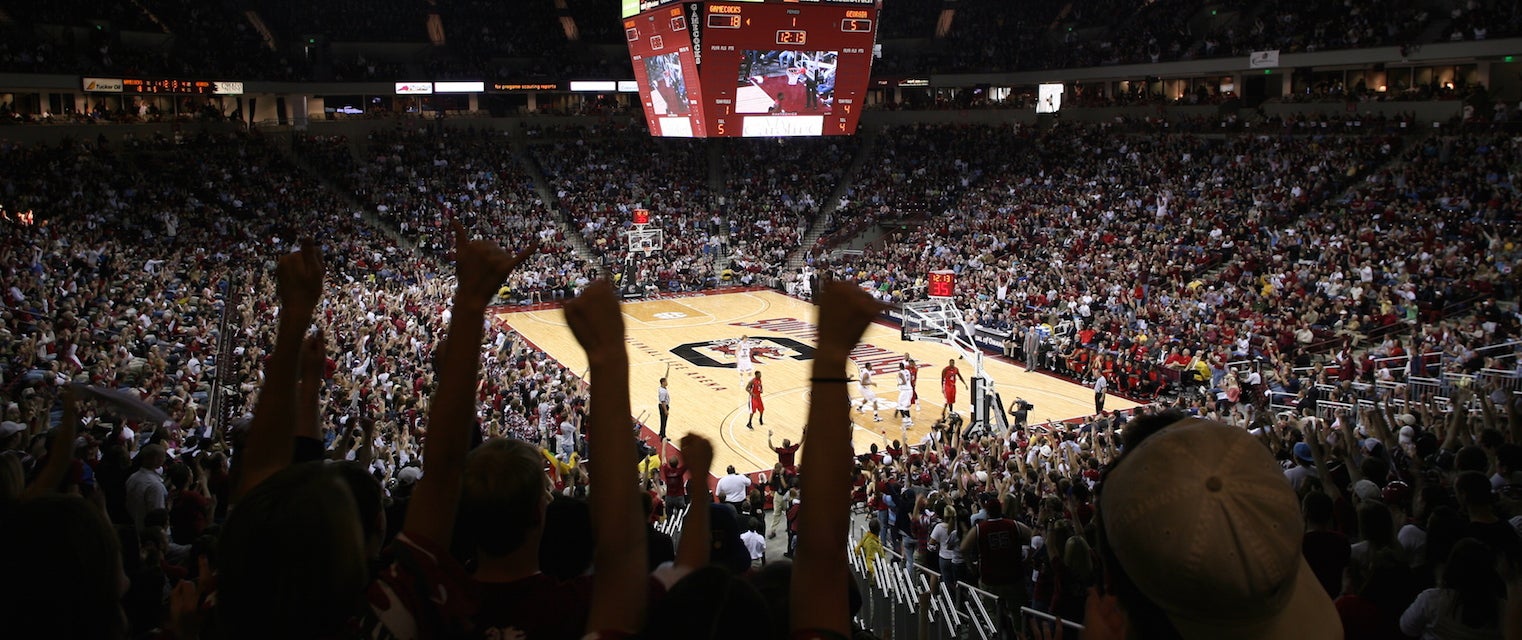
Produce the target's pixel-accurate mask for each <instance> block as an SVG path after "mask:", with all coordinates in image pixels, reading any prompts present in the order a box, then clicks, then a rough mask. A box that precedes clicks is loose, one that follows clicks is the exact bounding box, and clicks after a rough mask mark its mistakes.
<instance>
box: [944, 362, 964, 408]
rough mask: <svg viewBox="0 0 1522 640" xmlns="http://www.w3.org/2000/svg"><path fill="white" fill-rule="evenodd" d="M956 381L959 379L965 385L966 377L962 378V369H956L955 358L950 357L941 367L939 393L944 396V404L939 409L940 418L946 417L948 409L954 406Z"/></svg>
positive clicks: (955, 402) (955, 401)
mask: <svg viewBox="0 0 1522 640" xmlns="http://www.w3.org/2000/svg"><path fill="white" fill-rule="evenodd" d="M957 381H961V382H962V386H967V379H966V378H963V377H962V371H961V370H960V369H957V360H956V358H952V359H951V360H950V361H949V362H947V363H946V368H945V369H941V395H943V396H946V406H945V407H943V408H942V409H941V417H942V418H944V417H946V413H947V412H948V411H951V410H952V409H955V408H956V404H957Z"/></svg>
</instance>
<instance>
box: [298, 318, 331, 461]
mask: <svg viewBox="0 0 1522 640" xmlns="http://www.w3.org/2000/svg"><path fill="white" fill-rule="evenodd" d="M326 347H327V341H326V340H324V339H323V335H322V331H320V330H319V331H317V332H315V333H313V334H312V335H310V336H307V338H306V340H305V341H303V342H302V343H301V358H300V360H301V383H300V385H299V387H298V389H299V391H298V393H297V400H296V436H297V437H301V438H311V439H313V440H316V441H318V442H321V441H322V403H321V398H322V377H323V373H324V372H325V369H326V367H327V364H328V361H327V354H326Z"/></svg>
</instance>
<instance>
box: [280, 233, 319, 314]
mask: <svg viewBox="0 0 1522 640" xmlns="http://www.w3.org/2000/svg"><path fill="white" fill-rule="evenodd" d="M325 271H326V267H325V266H324V265H323V262H322V249H319V248H318V247H317V243H316V242H313V241H312V240H310V239H308V240H303V241H302V243H301V250H300V251H297V252H295V253H288V254H285V255H283V256H280V262H279V263H278V264H277V265H276V266H275V282H276V290H277V291H278V292H279V293H280V304H281V306H282V307H283V308H284V309H285V310H287V311H294V312H297V313H303V314H310V313H311V312H312V310H313V309H316V308H317V303H318V301H320V300H321V299H322V277H323V273H324V272H325Z"/></svg>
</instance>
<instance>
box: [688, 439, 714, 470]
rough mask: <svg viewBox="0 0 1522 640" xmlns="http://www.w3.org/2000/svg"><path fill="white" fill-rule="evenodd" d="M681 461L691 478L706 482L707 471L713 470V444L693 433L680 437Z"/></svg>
mask: <svg viewBox="0 0 1522 640" xmlns="http://www.w3.org/2000/svg"><path fill="white" fill-rule="evenodd" d="M682 459H683V460H685V461H686V462H687V469H688V470H689V471H690V472H691V473H692V477H694V478H701V479H702V480H703V481H704V482H707V481H708V480H707V478H708V470H709V469H711V468H713V443H710V442H709V441H708V438H704V437H703V436H700V435H697V434H695V433H689V434H687V435H685V436H682Z"/></svg>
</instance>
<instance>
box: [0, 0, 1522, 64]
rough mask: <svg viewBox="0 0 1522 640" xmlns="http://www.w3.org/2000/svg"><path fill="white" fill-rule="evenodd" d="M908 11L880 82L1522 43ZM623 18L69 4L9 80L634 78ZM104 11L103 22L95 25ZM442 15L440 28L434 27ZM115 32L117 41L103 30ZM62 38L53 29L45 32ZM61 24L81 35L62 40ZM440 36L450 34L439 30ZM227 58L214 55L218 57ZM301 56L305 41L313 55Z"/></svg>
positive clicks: (1193, 5) (24, 27)
mask: <svg viewBox="0 0 1522 640" xmlns="http://www.w3.org/2000/svg"><path fill="white" fill-rule="evenodd" d="M965 4H967V6H959V7H949V6H942V4H941V3H937V2H918V1H916V2H907V3H900V4H897V5H894V6H891V7H888V8H887V9H886V10H885V11H884V12H883V14H882V18H881V28H880V38H881V39H882V40H884V44H885V47H886V54H885V55H884V56H883V57H882V58H880V59H879V60H877V61H876V63H875V68H876V70H877V72H878V73H890V74H911V73H917V74H922V73H970V72H1001V71H1016V70H1032V69H1061V68H1072V67H1087V66H1097V65H1114V64H1144V63H1159V62H1172V61H1179V60H1193V59H1201V58H1216V57H1228V56H1238V57H1240V56H1247V55H1249V54H1250V53H1251V52H1253V51H1260V50H1278V51H1281V52H1285V53H1298V52H1315V51H1326V50H1335V49H1349V48H1364V47H1377V46H1400V47H1402V48H1403V49H1404V50H1411V49H1413V48H1415V47H1419V46H1421V45H1422V44H1425V43H1426V42H1427V41H1435V42H1445V41H1463V40H1485V39H1494V38H1501V37H1510V36H1512V35H1515V34H1517V33H1522V10H1519V9H1518V8H1517V7H1516V5H1515V3H1507V2H1501V1H1499V0H1488V1H1480V0H1474V1H1470V2H1463V3H1454V5H1453V6H1452V7H1436V6H1430V5H1429V4H1424V3H1421V2H1417V1H1416V0H1402V1H1401V2H1395V3H1389V2H1385V3H1377V2H1371V1H1369V0H1346V1H1344V2H1332V3H1318V4H1314V5H1307V6H1301V5H1299V4H1295V3H1286V2H1283V1H1280V0H1271V1H1269V2H1264V3H1247V2H1235V1H1233V2H1214V3H1203V2H1200V1H1199V0H1161V1H1146V2H1143V1H1139V0H1113V1H1105V2H1085V3H1073V4H1061V3H1045V4H1043V3H1034V4H1032V3H1024V4H1020V3H1016V4H1010V3H997V2H991V3H965ZM619 7H620V5H619V4H618V3H617V2H613V1H611V0H599V1H594V2H574V3H570V4H568V5H566V6H565V7H564V8H557V5H556V4H555V3H553V2H550V1H548V0H535V1H534V2H520V3H515V4H511V5H508V4H503V3H492V2H483V1H480V0H442V1H437V2H418V1H415V0H389V1H388V2H384V3H380V4H378V5H375V6H371V7H367V8H366V10H365V11H362V12H355V11H353V10H352V7H346V6H341V5H327V4H316V5H314V4H304V3H299V2H290V1H289V0H262V1H261V2H259V3H255V5H253V6H252V7H251V8H250V9H251V10H252V11H254V12H255V15H256V16H257V20H258V22H257V24H260V25H263V26H264V27H265V28H267V29H268V30H269V32H270V33H269V35H270V37H271V38H272V39H273V42H274V43H276V44H277V45H278V46H279V47H280V48H278V49H272V48H270V47H269V46H268V45H267V43H266V41H265V40H266V39H265V34H263V33H261V32H260V29H259V28H258V27H256V26H255V25H256V22H255V21H254V20H251V19H250V18H249V16H247V15H245V14H244V12H243V11H242V10H241V9H236V8H234V7H232V6H231V5H222V4H212V5H194V6H192V5H190V4H187V3H184V2H178V1H176V2H170V3H168V4H160V5H154V6H152V7H146V6H139V5H123V6H122V7H116V8H115V9H112V10H108V11H106V12H105V13H104V14H101V11H100V9H99V8H98V7H91V8H85V9H81V8H78V7H74V6H73V5H72V4H71V3H62V4H59V3H52V4H49V5H48V6H47V7H46V8H43V7H29V8H18V9H17V10H16V11H13V12H12V13H13V14H14V16H13V17H14V18H15V22H14V23H12V25H11V26H7V27H6V31H7V34H8V37H7V38H5V42H4V43H0V68H4V69H6V70H12V71H22V72H48V73H65V72H69V73H80V72H84V73H97V74H147V75H186V74H188V75H200V76H208V75H216V76H222V77H236V78H239V79H245V80H251V79H269V80H301V79H307V78H313V77H318V78H321V79H328V78H329V77H332V78H334V79H338V80H348V81H352V80H360V79H366V80H369V79H387V78H390V79H399V77H400V76H402V75H407V74H408V73H416V72H417V71H418V70H422V71H423V72H425V73H426V74H427V75H428V76H429V77H433V78H441V79H442V78H479V77H483V76H487V77H516V78H566V77H573V76H596V77H613V78H626V77H628V74H629V73H630V71H629V60H628V56H627V53H626V52H625V51H624V50H623V48H622V47H621V46H617V45H622V44H623V43H624V39H623V32H622V30H621V29H620V27H619V25H620V22H619V20H618V15H619V13H618V11H619ZM97 14H100V15H97ZM435 18H436V19H435ZM96 20H100V21H103V22H102V24H103V25H108V27H107V28H104V29H96V28H92V27H91V26H90V22H91V21H96ZM41 25H49V28H47V29H43V28H40V27H41ZM52 25H60V26H63V27H67V28H62V29H54V28H52V27H51V26H52ZM433 25H436V26H437V29H435V28H434V27H433ZM123 30H127V31H143V32H147V33H153V34H158V33H164V34H173V37H172V38H171V39H169V40H167V41H166V42H167V43H168V44H167V46H153V47H144V46H140V45H139V44H133V45H130V46H128V45H127V44H126V43H127V42H128V41H124V39H123V38H122V37H121V36H120V34H121V32H122V31H123ZM333 42H409V43H435V44H439V45H442V46H436V47H431V48H429V49H428V50H427V51H426V52H421V51H420V52H419V53H417V54H415V55H414V54H409V55H408V56H405V59H394V60H389V61H387V62H386V63H376V62H366V61H363V60H359V61H355V60H354V59H353V58H352V57H350V56H348V55H347V54H346V55H344V56H339V57H337V58H335V56H336V54H335V53H334V50H333V49H332V48H331V43H333ZM213 43H214V44H217V45H218V46H209V45H210V44H213ZM303 43H307V44H306V45H305V46H303Z"/></svg>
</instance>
